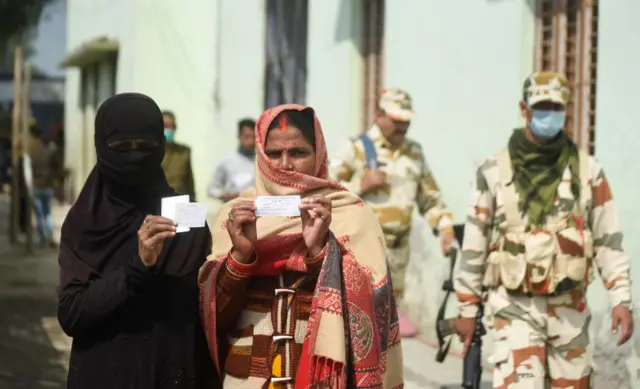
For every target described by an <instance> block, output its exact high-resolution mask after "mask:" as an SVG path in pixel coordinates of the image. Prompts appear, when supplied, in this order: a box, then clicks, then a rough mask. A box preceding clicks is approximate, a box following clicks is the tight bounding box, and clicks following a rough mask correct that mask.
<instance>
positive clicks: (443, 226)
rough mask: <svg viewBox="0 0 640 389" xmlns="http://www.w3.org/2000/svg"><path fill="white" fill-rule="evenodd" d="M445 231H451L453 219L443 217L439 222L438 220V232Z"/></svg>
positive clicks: (447, 216)
mask: <svg viewBox="0 0 640 389" xmlns="http://www.w3.org/2000/svg"><path fill="white" fill-rule="evenodd" d="M447 229H449V230H452V231H453V218H452V217H451V216H449V215H443V216H442V217H441V218H440V220H438V231H443V230H447Z"/></svg>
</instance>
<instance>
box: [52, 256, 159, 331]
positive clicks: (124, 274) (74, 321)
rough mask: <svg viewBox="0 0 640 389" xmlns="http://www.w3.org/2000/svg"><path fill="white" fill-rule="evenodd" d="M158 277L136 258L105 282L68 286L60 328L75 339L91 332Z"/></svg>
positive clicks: (61, 300) (61, 301)
mask: <svg viewBox="0 0 640 389" xmlns="http://www.w3.org/2000/svg"><path fill="white" fill-rule="evenodd" d="M61 254H62V253H61ZM154 274H155V271H154V268H147V267H146V266H144V264H143V263H142V260H141V259H140V258H139V257H138V255H135V256H133V257H131V259H129V260H128V261H127V262H125V263H124V264H123V265H122V266H121V267H120V268H118V269H116V270H115V271H113V272H111V273H109V274H108V275H107V276H105V277H103V278H98V279H95V280H92V281H88V282H70V283H68V284H67V285H66V286H65V287H64V289H63V290H61V291H60V292H61V294H60V296H61V297H60V298H59V301H58V321H59V322H60V326H61V327H62V329H63V330H64V332H65V333H66V334H67V335H69V336H71V337H77V336H82V334H85V333H88V332H91V331H92V330H93V329H94V328H96V327H97V326H98V325H100V324H101V323H104V320H105V319H107V318H108V317H110V316H111V315H112V314H113V313H114V312H115V311H116V310H117V309H118V308H119V307H120V306H122V305H123V304H124V303H125V302H126V301H127V300H128V299H129V298H131V297H133V296H135V295H137V294H138V293H139V292H140V289H141V287H142V285H143V283H144V282H145V280H146V279H148V278H149V277H153V275H154Z"/></svg>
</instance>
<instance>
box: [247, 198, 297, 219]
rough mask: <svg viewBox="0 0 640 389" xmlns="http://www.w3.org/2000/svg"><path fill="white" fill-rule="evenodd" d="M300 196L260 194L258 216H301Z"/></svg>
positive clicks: (257, 204) (257, 199)
mask: <svg viewBox="0 0 640 389" xmlns="http://www.w3.org/2000/svg"><path fill="white" fill-rule="evenodd" d="M298 205H300V196H258V197H257V198H256V216H300V208H298Z"/></svg>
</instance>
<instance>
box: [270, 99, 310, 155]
mask: <svg viewBox="0 0 640 389" xmlns="http://www.w3.org/2000/svg"><path fill="white" fill-rule="evenodd" d="M283 120H284V122H285V123H286V124H287V125H291V126H293V127H296V128H298V129H299V130H300V132H302V136H304V138H305V139H306V140H307V141H309V143H311V146H312V147H313V149H314V150H315V149H316V131H315V126H314V114H313V110H312V109H311V108H306V109H303V110H302V111H298V110H296V109H288V110H286V111H282V112H280V113H279V114H278V116H276V117H275V119H273V121H272V122H271V124H270V125H269V129H268V130H267V137H268V136H269V132H270V131H271V130H273V129H274V128H280V126H281V123H282V121H283Z"/></svg>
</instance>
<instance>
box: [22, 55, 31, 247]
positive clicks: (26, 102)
mask: <svg viewBox="0 0 640 389" xmlns="http://www.w3.org/2000/svg"><path fill="white" fill-rule="evenodd" d="M30 117H31V64H30V63H29V62H27V64H26V65H25V70H24V90H23V93H22V145H23V147H22V163H23V169H22V170H23V174H24V176H25V180H26V177H27V175H26V173H27V170H30V169H31V157H30V155H29V152H30V150H29V144H30V141H29V139H30V136H29V128H30V127H31V126H30V124H31V123H30V122H31V120H29V119H30ZM31 177H32V175H31ZM25 184H26V185H25V189H26V193H25V196H26V197H27V201H26V203H27V205H26V212H25V213H26V215H25V217H26V219H27V223H26V231H25V232H26V235H27V247H26V248H27V253H32V252H33V222H32V215H33V212H32V211H33V202H32V200H31V199H32V197H31V191H32V190H33V177H32V179H31V182H26V181H25Z"/></svg>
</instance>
